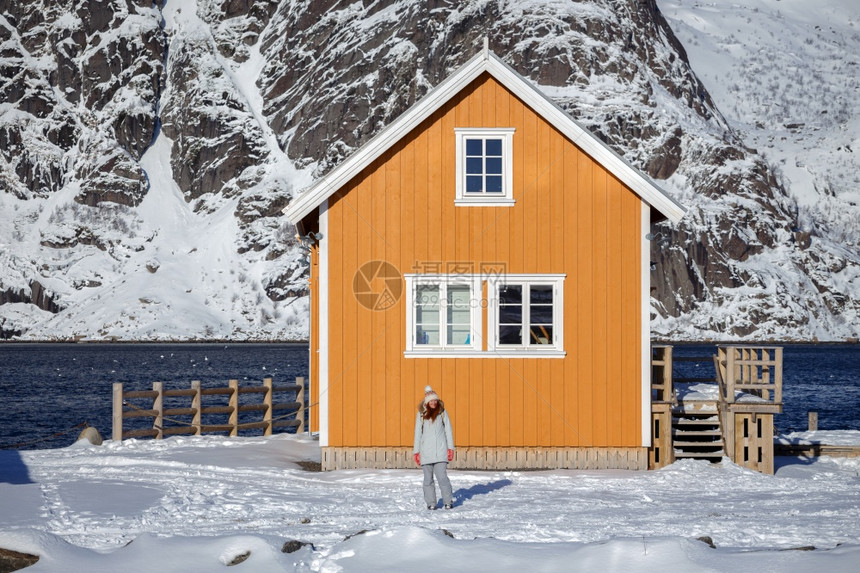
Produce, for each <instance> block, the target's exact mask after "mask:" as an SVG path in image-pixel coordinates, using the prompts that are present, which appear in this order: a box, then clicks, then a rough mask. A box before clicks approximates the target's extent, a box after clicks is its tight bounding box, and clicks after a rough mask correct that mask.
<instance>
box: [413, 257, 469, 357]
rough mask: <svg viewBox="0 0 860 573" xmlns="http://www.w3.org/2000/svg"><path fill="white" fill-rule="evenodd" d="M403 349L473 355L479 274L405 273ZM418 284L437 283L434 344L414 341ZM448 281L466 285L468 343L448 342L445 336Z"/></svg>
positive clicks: (422, 353)
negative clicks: (404, 345) (436, 328)
mask: <svg viewBox="0 0 860 573" xmlns="http://www.w3.org/2000/svg"><path fill="white" fill-rule="evenodd" d="M404 279H405V280H406V352H405V355H406V356H407V357H411V358H432V357H438V356H446V357H463V356H469V357H473V356H475V355H480V353H481V340H482V337H481V300H482V297H483V294H482V283H481V280H480V277H478V276H475V275H462V274H452V275H445V274H439V275H437V274H406V275H404ZM421 285H439V309H440V310H439V337H440V343H439V344H438V345H429V344H418V343H417V341H416V340H415V325H416V321H415V312H416V308H415V302H416V290H417V288H418V287H419V286H421ZM449 285H469V293H470V297H469V311H470V312H469V322H470V325H469V341H470V342H469V344H468V345H464V344H448V343H447V341H446V340H445V337H446V336H447V328H446V326H447V325H446V322H445V311H444V309H445V307H446V305H447V300H448V297H447V292H448V290H447V289H448V286H449Z"/></svg>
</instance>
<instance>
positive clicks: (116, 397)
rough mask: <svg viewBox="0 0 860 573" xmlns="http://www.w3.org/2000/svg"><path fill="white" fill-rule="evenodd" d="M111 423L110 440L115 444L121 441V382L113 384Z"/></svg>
mask: <svg viewBox="0 0 860 573" xmlns="http://www.w3.org/2000/svg"><path fill="white" fill-rule="evenodd" d="M111 402H112V408H111V409H112V421H111V427H112V431H111V439H113V441H115V442H121V441H122V410H123V403H122V382H114V383H113V390H112V397H111Z"/></svg>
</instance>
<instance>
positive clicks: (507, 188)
mask: <svg viewBox="0 0 860 573" xmlns="http://www.w3.org/2000/svg"><path fill="white" fill-rule="evenodd" d="M514 131H515V128H513V127H497V128H472V127H458V128H454V133H455V135H456V141H457V143H456V154H457V155H456V162H455V165H456V172H457V184H456V188H457V195H456V198H455V200H454V204H455V205H460V206H469V205H471V206H482V207H486V206H499V207H510V206H512V205H514V203H515V201H514V192H513V183H514V181H513V171H514V168H513V165H514V153H513V152H514V144H513V140H514ZM467 139H501V140H502V192H501V193H495V192H492V193H491V192H486V191H481V192H467V191H466V140H467Z"/></svg>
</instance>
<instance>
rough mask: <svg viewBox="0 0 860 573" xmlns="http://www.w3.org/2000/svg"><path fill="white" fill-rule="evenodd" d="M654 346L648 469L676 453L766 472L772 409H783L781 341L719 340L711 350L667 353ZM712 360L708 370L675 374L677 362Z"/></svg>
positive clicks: (706, 362) (771, 467)
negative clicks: (733, 342)
mask: <svg viewBox="0 0 860 573" xmlns="http://www.w3.org/2000/svg"><path fill="white" fill-rule="evenodd" d="M672 350H673V349H672V347H671V346H663V345H658V346H654V347H653V348H652V361H651V366H652V406H651V423H652V428H651V430H652V447H651V448H650V450H649V468H651V469H654V468H659V467H663V466H666V465H668V464H671V463H673V462H674V461H675V460H676V459H681V458H697V459H706V460H710V461H712V462H719V461H720V460H721V459H722V458H723V457H724V456H727V457H729V458H730V459H731V460H732V461H733V462H735V463H736V464H738V465H741V466H744V467H747V468H750V469H754V470H757V471H760V472H762V473H768V474H772V473H773V471H774V465H773V455H774V446H773V416H774V414H778V413H781V412H782V348H781V347H775V346H718V347H717V353H716V354H715V355H714V356H712V357H696V358H687V357H685V358H678V357H673V352H672ZM682 361H684V362H697V363H699V364H704V365H705V366H708V367H710V366H711V364H712V365H713V370H712V371H711V372H712V374H711V375H709V376H699V377H690V376H687V377H683V378H678V377H675V376H674V375H673V366H674V364H675V363H677V362H682Z"/></svg>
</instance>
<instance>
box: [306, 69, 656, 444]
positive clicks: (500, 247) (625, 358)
mask: <svg viewBox="0 0 860 573" xmlns="http://www.w3.org/2000/svg"><path fill="white" fill-rule="evenodd" d="M455 127H514V128H516V132H515V134H514V164H513V170H514V172H513V182H514V199H515V200H516V204H515V206H513V207H474V206H468V207H458V206H455V205H454V195H455V172H454V160H455V158H454V145H455V139H454V128H455ZM640 213H641V206H640V200H639V198H638V197H637V196H636V195H635V194H633V193H632V192H631V191H630V190H629V189H627V188H626V187H624V186H623V185H622V184H621V183H620V182H619V181H618V180H617V179H616V178H615V177H613V176H612V175H611V174H610V173H608V172H607V171H606V170H605V169H604V168H602V167H601V166H599V165H597V164H596V163H595V162H594V161H592V160H591V159H590V158H589V157H588V156H586V155H585V154H583V153H582V152H581V151H580V150H579V149H578V148H577V147H576V146H575V145H574V144H572V143H571V142H570V141H568V140H567V139H565V138H564V137H563V136H562V135H560V134H559V133H558V132H557V131H556V130H555V129H553V128H552V126H550V125H548V124H547V123H546V122H545V121H544V120H543V119H541V118H540V117H539V116H538V115H537V114H535V113H534V112H533V111H532V110H531V109H530V108H528V107H526V106H525V105H524V104H523V103H522V102H521V101H520V100H518V99H517V98H515V97H513V96H512V95H511V94H510V93H509V92H508V91H507V90H506V89H504V88H503V87H502V86H501V85H499V84H498V83H497V82H495V80H493V79H492V78H490V77H489V76H484V77H481V78H479V79H478V80H476V81H475V82H474V83H473V84H472V85H471V86H470V87H469V88H467V89H465V90H464V91H463V92H461V93H460V94H459V95H458V96H457V97H455V98H454V99H453V100H452V101H451V102H449V103H448V104H447V105H446V106H445V107H443V108H442V109H440V110H439V111H438V112H436V113H435V114H434V115H433V116H431V117H430V118H428V119H427V120H426V121H425V122H424V124H423V125H422V126H421V127H420V128H419V129H417V130H415V132H414V133H413V134H412V135H411V136H409V137H406V138H404V139H403V140H402V141H401V142H400V143H399V144H398V145H396V146H395V147H394V148H392V149H391V150H390V151H389V152H388V153H386V154H385V155H384V156H382V157H381V158H379V159H378V160H377V161H376V162H375V163H374V164H373V165H371V166H369V167H368V168H367V169H366V170H365V171H364V172H363V173H362V174H361V175H360V176H358V177H356V178H355V179H354V180H353V181H352V182H351V183H350V184H349V185H348V186H346V187H344V188H343V189H342V190H341V191H340V192H339V193H338V194H336V195H335V196H334V197H332V198H331V199H330V200H329V215H328V216H329V220H328V224H329V236H328V237H326V240H327V241H328V245H329V261H330V270H329V276H330V279H331V280H330V284H329V288H330V289H331V290H330V296H329V315H328V321H329V324H328V326H329V349H328V351H329V356H330V360H329V390H328V393H329V395H328V400H329V404H330V415H329V445H330V446H335V447H359V446H363V447H382V446H389V447H391V446H398V447H409V446H410V445H411V441H412V430H413V424H414V417H415V407H416V404H417V402H418V400H419V399H420V397H421V396H422V394H423V388H424V386H425V385H427V384H431V385H432V386H433V387H434V388H435V389H436V390H437V391H438V392H439V394H440V396H441V398H442V399H443V400H444V401H445V402H446V405H447V407H448V410H449V412H450V415H451V418H452V423H453V425H454V431H455V438H456V441H457V444H458V446H463V447H467V446H493V447H515V446H526V447H528V446H556V447H559V446H577V447H612V446H617V447H623V446H630V447H636V446H639V445H640V444H641V436H640V432H641V421H640V416H641V409H640V400H641V386H640V384H641V381H640V376H641V367H640V360H641V358H640V355H641V349H640V343H641V340H640V338H641V328H640V326H641V325H640V320H641V318H640V312H639V305H640V302H641V301H640V297H641V293H640V276H641V274H640V273H641V269H640V264H641V261H640V258H639V253H640V241H641V240H642V233H643V230H642V229H640V226H641V218H640ZM373 260H382V261H388V262H390V263H391V264H393V265H395V266H396V267H397V268H398V269H399V270H400V272H401V273H413V272H421V271H422V270H424V271H426V270H427V268H428V266H430V265H433V264H439V265H441V266H440V268H439V271H440V272H445V263H447V262H461V263H462V262H465V263H471V264H473V265H474V268H475V269H476V270H478V269H480V265H481V263H482V262H498V261H504V262H505V263H506V265H507V271H508V272H511V273H566V280H565V282H564V290H565V292H564V340H565V344H564V346H565V348H564V349H565V351H566V352H567V356H566V357H565V358H563V359H534V358H532V359H525V358H471V359H463V358H457V359H454V358H433V359H430V358H408V359H407V358H404V356H403V351H404V348H405V340H406V332H405V320H406V308H405V292H404V293H403V295H402V296H401V297H400V299H399V300H398V302H397V303H396V304H395V305H394V306H392V307H391V308H389V309H387V310H377V311H372V310H369V309H367V308H364V307H363V306H362V305H361V304H359V302H358V301H357V300H356V298H355V297H354V296H353V293H352V287H353V277H354V275H355V273H356V270H357V269H358V268H359V267H360V266H361V265H363V264H365V263H367V262H369V261H373ZM404 288H405V285H404ZM485 294H486V289H485ZM312 308H313V312H315V313H317V312H318V307H317V306H316V305H314V306H313V307H312ZM483 332H484V333H485V335H487V336H489V334H490V333H487V330H486V319H485V318H484V324H483ZM484 347H485V348H486V344H485V343H484Z"/></svg>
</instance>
